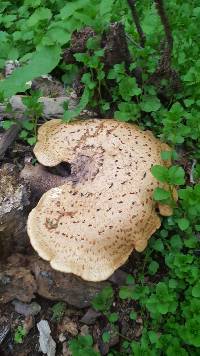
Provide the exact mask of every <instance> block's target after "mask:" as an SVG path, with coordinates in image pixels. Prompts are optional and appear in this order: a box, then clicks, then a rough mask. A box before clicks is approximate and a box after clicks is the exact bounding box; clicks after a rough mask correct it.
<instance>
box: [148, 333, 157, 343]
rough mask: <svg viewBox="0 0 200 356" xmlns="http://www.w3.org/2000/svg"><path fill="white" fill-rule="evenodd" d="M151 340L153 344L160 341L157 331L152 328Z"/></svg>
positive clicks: (149, 334)
mask: <svg viewBox="0 0 200 356" xmlns="http://www.w3.org/2000/svg"><path fill="white" fill-rule="evenodd" d="M148 336H149V340H150V342H151V344H156V343H157V341H158V334H157V333H156V332H155V331H152V330H150V331H149V332H148Z"/></svg>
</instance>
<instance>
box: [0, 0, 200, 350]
mask: <svg viewBox="0 0 200 356" xmlns="http://www.w3.org/2000/svg"><path fill="white" fill-rule="evenodd" d="M131 3H132V5H135V7H136V9H137V13H138V18H139V21H140V25H141V27H142V30H143V32H144V34H145V44H144V45H142V44H141V41H140V36H139V35H138V31H137V29H136V26H135V24H134V21H133V17H132V13H131V8H130V7H129V5H130V4H131ZM159 3H160V1H152V0H145V1H144V0H142V1H125V0H93V1H89V0H73V1H72V0H71V1H64V0H43V1H42V0H18V1H1V3H0V28H1V30H0V69H1V70H3V68H4V65H5V61H6V60H19V61H20V63H21V67H19V68H17V69H16V70H15V71H14V72H13V74H12V75H10V76H9V77H8V78H7V79H5V80H1V81H0V100H1V101H2V102H3V101H4V102H5V103H8V99H9V97H10V96H12V95H14V94H16V93H23V92H24V91H26V90H27V84H26V83H27V82H28V81H30V80H32V79H34V78H36V77H39V76H41V75H44V74H48V73H51V72H52V71H53V70H55V69H57V70H58V71H61V72H62V73H63V74H62V78H61V79H62V81H63V83H64V85H65V87H66V88H67V87H70V86H71V84H72V81H73V79H74V78H75V76H76V75H77V72H78V70H79V68H83V67H84V74H83V75H82V78H81V82H82V84H83V86H84V89H83V93H82V96H81V98H80V102H79V105H78V107H77V108H76V109H75V110H74V111H70V110H68V107H67V105H65V113H64V117H63V120H65V121H66V122H68V121H70V120H72V119H73V118H74V117H76V116H78V115H79V114H80V112H81V111H82V110H83V109H84V108H85V107H87V106H88V105H89V106H90V107H93V108H96V107H98V109H99V111H100V113H101V114H102V115H103V116H106V115H108V114H109V112H110V111H109V110H110V109H111V108H114V117H115V118H116V119H117V120H121V121H129V122H136V123H137V124H139V125H140V126H141V127H142V128H144V129H151V130H152V131H153V132H154V133H155V135H156V136H157V137H160V139H162V140H163V141H165V142H167V143H169V144H170V145H171V147H172V149H173V151H172V152H171V153H169V152H163V153H162V158H163V159H166V160H168V159H172V161H173V165H172V167H171V168H169V169H167V168H165V167H162V166H155V167H153V168H152V174H153V175H154V177H155V178H156V179H158V180H159V181H161V182H166V183H168V184H169V186H170V189H169V191H166V190H164V189H160V188H157V189H156V190H155V192H154V199H155V201H159V202H160V203H169V204H171V206H172V207H173V215H172V216H171V217H168V218H163V220H162V227H161V229H160V230H159V231H158V232H157V233H156V234H155V235H154V236H153V237H152V238H151V240H150V243H149V245H148V247H147V249H146V251H145V252H144V253H143V254H142V255H141V259H140V264H139V265H137V271H136V273H135V275H132V276H129V277H128V279H127V283H126V285H124V286H123V287H121V288H120V290H119V291H118V292H117V294H118V295H117V298H120V300H121V301H129V303H130V305H131V306H132V310H131V311H130V312H128V313H129V318H130V320H131V321H132V322H133V327H134V323H135V322H136V320H137V318H138V317H141V318H142V320H143V329H142V332H141V336H140V337H138V338H135V339H133V340H127V339H126V338H125V336H124V335H119V336H120V345H118V346H117V348H116V349H114V348H113V349H112V348H111V350H110V353H109V355H110V356H111V355H136V356H140V355H141V356H145V355H148V356H151V355H153V356H154V355H155V356H158V355H167V356H173V355H174V356H175V355H177V354H179V355H180V356H186V355H199V354H200V247H199V241H200V163H199V162H198V160H199V157H200V120H199V116H200V50H199V42H200V32H199V29H198V23H199V21H200V4H199V1H198V0H191V1H187V2H186V1H183V0H169V1H166V2H164V6H165V11H166V14H167V17H168V19H169V23H170V28H171V32H172V35H173V51H172V60H171V63H170V65H171V68H173V70H174V71H176V73H177V75H178V77H179V82H180V86H179V90H173V89H172V85H171V81H172V82H173V81H175V77H173V78H172V77H171V78H161V80H160V82H159V85H157V84H156V83H155V81H154V82H151V81H149V80H148V79H149V78H150V77H151V75H152V74H153V73H154V72H155V70H156V69H157V68H158V64H159V61H160V59H161V57H162V54H163V48H164V46H166V41H164V39H165V35H166V33H165V32H164V27H163V23H162V21H161V17H160V16H158V11H157V6H158V4H159ZM115 21H120V22H121V23H122V24H123V25H124V27H125V31H126V37H127V41H128V46H129V51H130V54H131V56H132V63H131V64H130V65H129V68H127V67H126V65H125V63H120V64H115V65H114V66H113V67H112V68H111V69H110V70H109V71H107V72H106V71H105V70H104V65H103V60H102V59H103V56H104V51H103V49H102V48H101V46H100V41H99V38H100V36H101V35H102V33H103V31H104V30H106V29H107V27H108V25H109V24H110V23H112V22H115ZM85 26H90V27H91V28H92V29H93V30H94V31H95V32H96V34H97V36H96V37H95V39H90V40H88V42H87V49H88V50H87V51H86V52H85V53H76V54H75V56H74V57H75V63H74V64H66V63H64V62H63V60H62V53H63V50H64V49H65V48H68V47H69V46H70V40H71V35H72V33H73V32H74V31H75V30H80V29H82V28H84V27H85ZM138 67H139V68H141V69H142V83H141V84H138V82H137V81H136V79H135V77H134V76H132V75H130V73H132V71H134V70H135V68H138ZM108 83H112V85H110V88H109V99H106V98H105V97H104V95H102V94H103V93H104V91H106V90H107V88H106V86H107V85H108ZM40 96H41V93H39V92H34V93H30V92H29V95H28V96H27V97H26V98H25V99H24V101H23V103H24V105H25V106H26V117H27V119H26V120H25V121H23V123H22V124H21V132H20V139H22V140H25V141H26V142H27V143H28V144H30V145H33V144H34V143H35V141H36V138H37V127H38V119H39V118H40V117H41V114H42V110H43V108H42V105H41V104H40V103H39V102H38V99H39V97H40ZM7 110H8V111H9V110H10V107H9V104H8V106H7ZM13 123H16V120H15V117H14V113H12V111H11V110H10V119H9V120H5V121H4V122H3V123H2V125H3V127H4V128H5V129H8V128H9V127H10V126H11V125H12V124H13ZM183 158H184V159H183ZM185 159H186V160H187V163H185ZM188 167H189V168H188ZM174 188H176V189H177V191H178V201H176V202H175V201H174V196H173V190H174ZM113 301H114V291H113V289H112V287H108V288H107V289H105V290H104V291H102V292H101V293H100V295H98V296H97V297H96V298H95V299H94V301H93V307H94V308H95V309H97V310H98V311H100V312H101V313H102V314H104V317H105V318H107V321H108V323H109V324H110V325H111V328H112V330H114V332H118V333H119V328H116V325H118V326H120V318H119V315H118V311H117V310H114V307H113ZM58 309H59V308H58V306H55V308H54V309H52V311H53V318H54V319H59V318H60V317H61V316H62V313H63V309H62V307H61V309H59V310H58ZM23 337H24V333H23V330H21V329H20V330H17V332H16V335H15V340H16V342H22V341H23ZM102 339H103V342H105V343H108V342H109V339H110V333H109V331H106V332H104V333H103V335H102ZM69 348H70V350H71V352H72V355H73V356H78V355H98V352H97V351H95V349H94V340H93V338H92V336H85V337H84V336H79V337H78V338H77V339H74V340H71V341H70V343H69Z"/></svg>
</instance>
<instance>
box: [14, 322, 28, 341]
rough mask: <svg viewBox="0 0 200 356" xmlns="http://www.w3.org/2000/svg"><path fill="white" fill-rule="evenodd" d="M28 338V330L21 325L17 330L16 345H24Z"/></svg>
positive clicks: (15, 335)
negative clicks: (26, 337) (25, 339)
mask: <svg viewBox="0 0 200 356" xmlns="http://www.w3.org/2000/svg"><path fill="white" fill-rule="evenodd" d="M25 336H26V330H25V329H24V327H23V326H21V325H19V326H18V327H17V329H16V330H15V334H14V341H15V343H16V344H22V343H23V341H24V338H25Z"/></svg>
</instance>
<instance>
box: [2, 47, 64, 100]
mask: <svg viewBox="0 0 200 356" xmlns="http://www.w3.org/2000/svg"><path fill="white" fill-rule="evenodd" d="M60 54H61V48H60V47H58V46H54V47H42V48H40V50H38V51H37V52H35V53H34V55H33V56H32V58H31V61H30V62H29V63H28V64H25V65H24V66H22V67H20V68H17V69H15V71H14V72H13V73H12V74H11V75H10V76H9V77H8V78H6V79H5V80H1V81H0V92H3V94H4V96H5V97H10V96H12V95H14V94H16V93H18V92H23V91H24V90H25V89H26V82H28V81H30V80H33V79H34V78H37V77H40V76H41V75H44V74H48V73H49V72H51V71H52V70H53V69H54V68H55V67H56V65H57V64H58V62H59V60H60Z"/></svg>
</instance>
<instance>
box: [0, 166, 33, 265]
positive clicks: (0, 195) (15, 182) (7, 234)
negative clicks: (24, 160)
mask: <svg viewBox="0 0 200 356" xmlns="http://www.w3.org/2000/svg"><path fill="white" fill-rule="evenodd" d="M29 196H30V192H29V190H28V188H27V187H26V185H25V184H24V183H23V181H22V179H20V178H19V174H18V172H17V168H16V167H15V166H14V165H12V164H5V165H3V166H2V168H1V169H0V207H1V209H0V250H1V259H3V258H6V257H7V256H8V255H9V254H10V253H11V252H13V248H15V250H16V251H18V252H19V251H23V250H24V249H25V248H26V247H27V246H28V238H27V234H26V220H27V214H26V213H25V208H26V207H27V206H28V205H29Z"/></svg>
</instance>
